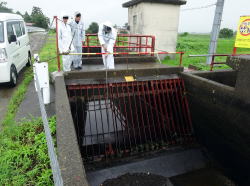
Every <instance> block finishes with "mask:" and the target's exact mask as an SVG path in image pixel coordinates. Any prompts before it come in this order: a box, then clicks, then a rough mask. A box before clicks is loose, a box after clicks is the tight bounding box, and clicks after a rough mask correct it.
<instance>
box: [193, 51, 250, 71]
mask: <svg viewBox="0 0 250 186" xmlns="http://www.w3.org/2000/svg"><path fill="white" fill-rule="evenodd" d="M246 55H250V54H205V55H189V56H188V57H208V56H212V60H211V64H210V71H213V69H214V65H218V64H226V62H216V61H215V58H216V57H228V56H246Z"/></svg>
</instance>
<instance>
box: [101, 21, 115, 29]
mask: <svg viewBox="0 0 250 186" xmlns="http://www.w3.org/2000/svg"><path fill="white" fill-rule="evenodd" d="M103 25H104V26H107V27H110V28H112V27H113V24H112V23H111V22H110V21H105V22H104V23H103Z"/></svg>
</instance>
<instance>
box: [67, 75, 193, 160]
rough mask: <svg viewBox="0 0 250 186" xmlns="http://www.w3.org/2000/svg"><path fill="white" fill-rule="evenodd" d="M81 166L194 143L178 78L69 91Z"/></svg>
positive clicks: (78, 86)
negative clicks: (81, 161) (86, 163)
mask: <svg viewBox="0 0 250 186" xmlns="http://www.w3.org/2000/svg"><path fill="white" fill-rule="evenodd" d="M67 91H68V96H69V101H70V105H71V111H72V113H74V114H73V120H74V123H75V128H76V130H77V137H78V142H79V144H80V148H81V152H82V155H83V159H84V162H93V161H102V160H106V159H112V158H115V157H116V158H121V157H125V156H131V155H135V154H139V153H143V152H149V151H158V150H163V149H166V148H167V147H169V146H176V145H184V144H192V143H193V142H194V138H193V127H192V122H191V116H190V112H189V107H188V101H187V98H186V95H185V87H184V81H183V80H182V79H179V78H176V79H168V80H152V81H134V82H121V83H108V84H87V85H68V86H67Z"/></svg>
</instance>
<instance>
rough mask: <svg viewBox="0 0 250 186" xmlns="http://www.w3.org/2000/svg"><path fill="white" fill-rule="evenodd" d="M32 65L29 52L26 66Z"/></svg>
mask: <svg viewBox="0 0 250 186" xmlns="http://www.w3.org/2000/svg"><path fill="white" fill-rule="evenodd" d="M31 65H32V60H31V55H30V53H29V54H28V62H27V63H26V67H30V66H31Z"/></svg>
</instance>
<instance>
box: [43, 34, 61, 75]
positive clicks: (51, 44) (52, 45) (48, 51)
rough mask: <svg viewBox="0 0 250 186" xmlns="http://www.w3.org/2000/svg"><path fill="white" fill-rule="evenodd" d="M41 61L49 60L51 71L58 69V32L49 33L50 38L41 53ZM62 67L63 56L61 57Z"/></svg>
mask: <svg viewBox="0 0 250 186" xmlns="http://www.w3.org/2000/svg"><path fill="white" fill-rule="evenodd" d="M39 57H40V61H42V62H48V64H49V72H54V71H57V55H56V34H55V33H49V35H48V39H47V41H46V43H45V45H44V46H43V48H42V50H41V51H40V53H39ZM61 67H62V58H61Z"/></svg>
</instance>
